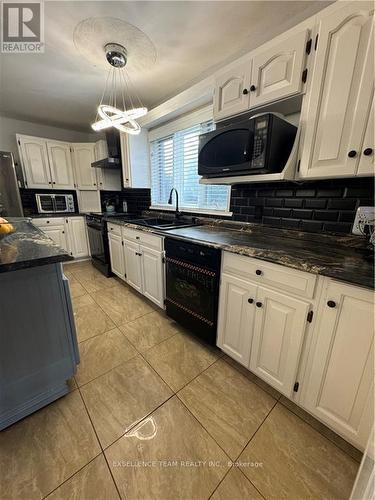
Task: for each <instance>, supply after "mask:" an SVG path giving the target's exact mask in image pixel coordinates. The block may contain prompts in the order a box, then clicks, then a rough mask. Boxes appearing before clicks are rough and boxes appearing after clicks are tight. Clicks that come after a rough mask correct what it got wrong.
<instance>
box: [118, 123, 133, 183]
mask: <svg viewBox="0 0 375 500" xmlns="http://www.w3.org/2000/svg"><path fill="white" fill-rule="evenodd" d="M120 144H121V163H122V182H123V187H130V186H131V179H130V155H129V138H128V134H124V133H123V132H121V133H120Z"/></svg>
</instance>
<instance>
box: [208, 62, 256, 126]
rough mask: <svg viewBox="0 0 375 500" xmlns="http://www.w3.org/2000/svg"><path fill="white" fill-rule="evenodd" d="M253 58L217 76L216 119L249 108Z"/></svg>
mask: <svg viewBox="0 0 375 500" xmlns="http://www.w3.org/2000/svg"><path fill="white" fill-rule="evenodd" d="M251 64H252V62H251V60H248V61H245V62H243V63H241V64H239V65H238V66H236V67H235V68H233V70H230V71H227V72H225V73H223V74H221V75H219V76H218V77H217V78H216V81H215V94H214V118H215V121H217V120H221V119H223V118H225V117H227V116H231V115H236V114H239V113H242V112H243V111H246V110H247V109H248V108H249V87H250V75H251Z"/></svg>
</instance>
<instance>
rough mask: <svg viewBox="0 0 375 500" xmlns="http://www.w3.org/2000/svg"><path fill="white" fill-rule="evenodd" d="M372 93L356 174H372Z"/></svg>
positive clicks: (374, 146)
mask: <svg viewBox="0 0 375 500" xmlns="http://www.w3.org/2000/svg"><path fill="white" fill-rule="evenodd" d="M374 113H375V108H374V93H373V94H372V99H371V105H370V110H369V114H368V118H367V125H366V131H365V136H364V139H363V144H362V152H361V157H360V160H359V166H358V173H357V175H374V157H375V141H374V137H375V129H374Z"/></svg>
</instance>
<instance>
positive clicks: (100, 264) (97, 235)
mask: <svg viewBox="0 0 375 500" xmlns="http://www.w3.org/2000/svg"><path fill="white" fill-rule="evenodd" d="M105 217H106V218H107V217H121V219H123V220H132V219H137V218H139V215H134V214H128V213H123V212H90V213H88V214H86V226H87V234H88V238H89V245H90V254H91V261H92V264H93V266H94V267H96V269H98V270H99V271H100V272H102V273H103V274H104V275H105V276H107V277H109V276H112V272H111V259H110V255H109V243H108V235H107V222H106V219H105Z"/></svg>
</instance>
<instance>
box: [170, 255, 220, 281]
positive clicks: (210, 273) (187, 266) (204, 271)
mask: <svg viewBox="0 0 375 500" xmlns="http://www.w3.org/2000/svg"><path fill="white" fill-rule="evenodd" d="M165 260H166V261H167V262H170V263H171V264H176V266H180V267H183V268H185V269H190V270H191V271H196V272H198V273H202V274H205V275H206V276H212V277H215V276H217V273H215V272H214V271H209V270H208V269H203V268H202V267H198V266H194V265H193V264H188V263H187V262H184V261H183V260H178V259H172V257H166V259H165Z"/></svg>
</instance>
